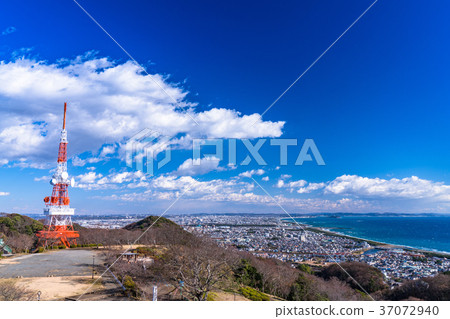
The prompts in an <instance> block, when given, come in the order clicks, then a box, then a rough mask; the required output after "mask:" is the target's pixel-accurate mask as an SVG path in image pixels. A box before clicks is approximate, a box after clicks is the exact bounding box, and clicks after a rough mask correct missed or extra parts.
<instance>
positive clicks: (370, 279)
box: [319, 262, 387, 294]
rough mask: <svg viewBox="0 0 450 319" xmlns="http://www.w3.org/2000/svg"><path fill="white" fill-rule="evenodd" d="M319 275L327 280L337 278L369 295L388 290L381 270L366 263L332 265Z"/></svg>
mask: <svg viewBox="0 0 450 319" xmlns="http://www.w3.org/2000/svg"><path fill="white" fill-rule="evenodd" d="M344 270H345V271H344ZM319 275H320V276H321V277H322V278H324V279H326V280H329V279H331V278H333V277H336V278H337V279H339V280H341V281H344V282H347V283H348V284H349V285H350V286H351V287H352V288H353V289H359V290H361V287H362V288H364V290H365V291H366V292H368V293H369V294H370V293H373V292H375V291H378V290H382V289H385V288H387V285H386V283H385V282H384V276H383V273H382V272H381V271H380V270H379V269H377V268H375V267H372V266H370V265H368V264H365V263H359V262H345V263H341V264H339V265H337V264H332V265H330V266H328V267H326V268H324V269H323V270H322V271H321V272H320V274H319ZM349 275H350V276H351V277H353V278H354V280H353V279H352V278H351V277H350V276H349ZM358 284H359V285H361V287H360V286H359V285H358Z"/></svg>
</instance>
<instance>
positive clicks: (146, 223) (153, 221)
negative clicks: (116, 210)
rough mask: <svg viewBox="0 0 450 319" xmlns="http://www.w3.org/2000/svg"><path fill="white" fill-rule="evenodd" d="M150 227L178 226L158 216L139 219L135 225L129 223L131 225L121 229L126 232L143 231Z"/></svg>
mask: <svg viewBox="0 0 450 319" xmlns="http://www.w3.org/2000/svg"><path fill="white" fill-rule="evenodd" d="M151 225H153V226H152V227H161V226H175V227H180V226H179V225H177V224H176V223H174V222H173V221H171V220H170V219H167V218H164V217H158V216H147V217H145V218H144V219H141V220H139V221H137V222H135V223H131V224H129V225H127V226H125V227H123V229H126V230H145V229H147V228H148V227H150V226H151ZM180 228H181V227H180Z"/></svg>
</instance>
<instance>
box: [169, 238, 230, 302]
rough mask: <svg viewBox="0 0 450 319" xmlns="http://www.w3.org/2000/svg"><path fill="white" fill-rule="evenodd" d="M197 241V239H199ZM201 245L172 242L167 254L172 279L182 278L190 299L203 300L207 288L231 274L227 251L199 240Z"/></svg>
mask: <svg viewBox="0 0 450 319" xmlns="http://www.w3.org/2000/svg"><path fill="white" fill-rule="evenodd" d="M199 242H200V241H199ZM200 243H201V245H189V246H173V247H171V249H170V251H169V253H168V255H169V256H170V257H169V259H168V260H169V263H170V269H171V271H172V276H171V277H172V281H173V282H174V284H175V285H178V283H179V281H183V290H184V291H185V292H186V294H187V295H189V296H191V297H192V298H193V299H194V300H199V301H203V300H206V298H207V297H208V292H209V291H211V289H213V288H214V287H216V286H217V284H218V283H219V282H221V281H222V280H224V279H225V278H226V277H228V276H231V267H230V266H229V262H230V259H229V254H227V252H226V251H225V250H224V249H218V247H217V245H216V244H215V243H211V242H208V241H206V240H202V241H201V242H200Z"/></svg>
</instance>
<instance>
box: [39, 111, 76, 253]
mask: <svg viewBox="0 0 450 319" xmlns="http://www.w3.org/2000/svg"><path fill="white" fill-rule="evenodd" d="M66 111H67V103H64V119H63V128H62V130H61V138H60V141H59V151H58V161H57V167H56V172H55V174H53V177H52V179H51V180H50V184H51V185H53V191H52V196H51V197H48V196H47V197H45V198H44V203H45V208H44V214H45V215H46V216H47V221H46V224H45V226H44V229H43V230H41V231H39V232H38V233H37V234H36V236H37V237H38V238H39V243H40V244H41V245H43V246H44V247H47V246H49V245H55V244H56V245H60V244H63V245H64V246H66V248H69V247H70V246H71V245H76V244H77V241H76V239H77V238H78V237H80V235H79V234H78V232H76V231H74V229H73V224H72V216H73V215H74V214H75V209H73V208H70V205H69V204H70V199H69V193H68V188H69V185H70V186H73V185H74V180H73V178H72V179H70V180H69V174H68V173H67V143H68V142H67V131H66Z"/></svg>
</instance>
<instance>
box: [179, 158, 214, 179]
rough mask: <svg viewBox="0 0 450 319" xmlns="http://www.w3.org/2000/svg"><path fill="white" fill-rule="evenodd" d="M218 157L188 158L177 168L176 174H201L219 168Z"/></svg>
mask: <svg viewBox="0 0 450 319" xmlns="http://www.w3.org/2000/svg"><path fill="white" fill-rule="evenodd" d="M219 162H220V159H219V158H217V157H214V156H206V157H203V158H201V159H200V158H196V159H192V158H188V159H187V160H186V161H184V162H183V164H181V165H180V166H179V167H178V169H177V174H178V175H203V174H206V173H209V172H211V171H215V170H218V169H219Z"/></svg>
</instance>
